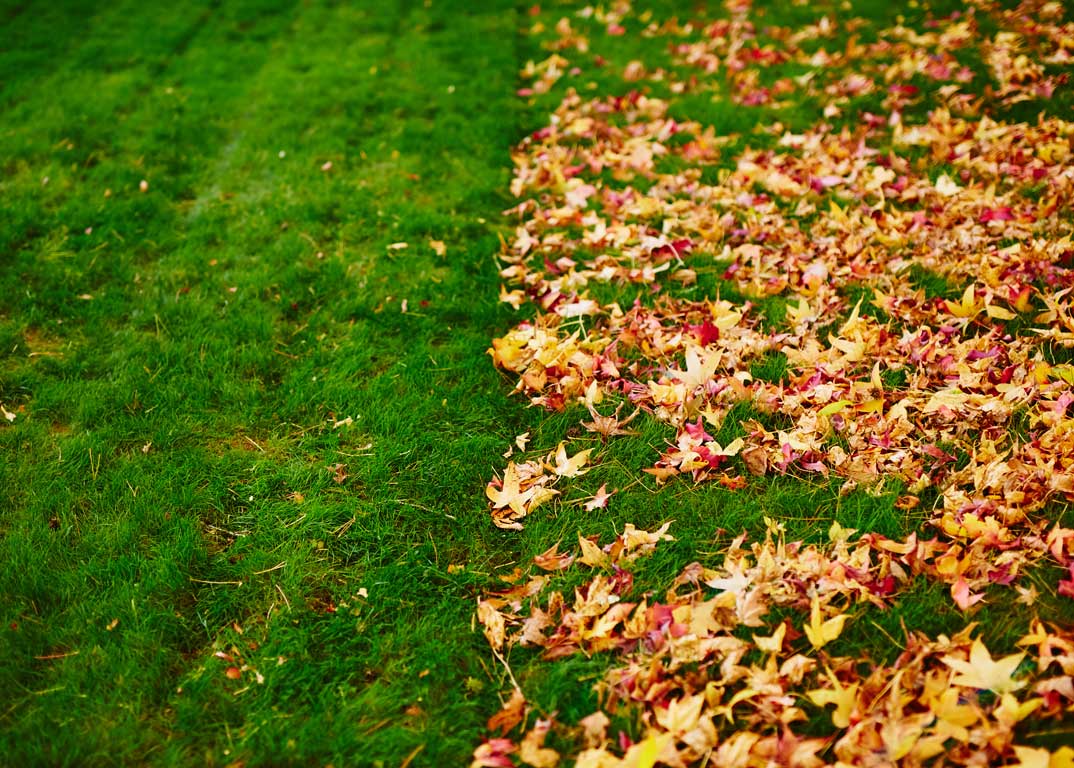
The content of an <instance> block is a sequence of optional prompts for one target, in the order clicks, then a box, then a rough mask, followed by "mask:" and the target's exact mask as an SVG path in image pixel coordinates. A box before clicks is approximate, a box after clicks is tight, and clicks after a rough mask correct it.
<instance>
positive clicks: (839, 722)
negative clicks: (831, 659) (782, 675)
mask: <svg viewBox="0 0 1074 768" xmlns="http://www.w3.org/2000/svg"><path fill="white" fill-rule="evenodd" d="M827 675H828V681H829V682H830V683H831V686H832V687H831V688H818V689H816V690H812V691H807V692H806V696H807V697H808V698H809V700H810V701H812V702H813V703H814V704H816V705H817V706H818V707H824V706H827V705H828V704H835V711H834V712H832V725H834V726H835V727H836V728H846V727H847V726H849V725H850V715H851V713H852V712H853V711H854V707H855V705H856V704H857V702H858V689H859V688H860V687H861V683H850V684H849V685H845V686H844V685H843V684H842V683H840V682H839V679H838V678H837V677H836V676H835V675H834V674H833V673H832V671H831V670H830V669H829V670H827Z"/></svg>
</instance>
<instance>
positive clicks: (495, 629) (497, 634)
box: [477, 600, 507, 651]
mask: <svg viewBox="0 0 1074 768" xmlns="http://www.w3.org/2000/svg"><path fill="white" fill-rule="evenodd" d="M477 620H478V621H480V622H481V626H482V631H483V632H484V634H485V639H486V640H488V641H489V645H491V646H492V648H493V650H497V651H498V650H500V649H501V648H503V644H504V641H505V640H506V639H507V622H506V620H505V619H504V616H503V614H502V613H500V612H499V611H498V610H497V609H496V606H495V605H493V604H492V602H491V601H489V600H481V601H479V602H478V604H477Z"/></svg>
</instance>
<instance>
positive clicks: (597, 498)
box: [582, 483, 615, 512]
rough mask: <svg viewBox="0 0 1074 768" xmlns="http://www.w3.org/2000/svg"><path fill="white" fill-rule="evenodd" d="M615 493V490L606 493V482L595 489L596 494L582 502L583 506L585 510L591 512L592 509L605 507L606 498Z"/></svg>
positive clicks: (606, 503)
mask: <svg viewBox="0 0 1074 768" xmlns="http://www.w3.org/2000/svg"><path fill="white" fill-rule="evenodd" d="M614 494H615V491H612V492H611V493H608V485H607V483H605V484H603V485H601V486H600V488H598V489H597V492H596V494H595V495H594V496H593V498H591V499H590V500H589V501H587V502H586V503H585V504H583V505H582V506H583V508H584V509H585V511H586V512H592V511H593V510H594V509H605V508H606V507H607V506H608V500H609V499H610V498H611V497H612V496H613V495H614Z"/></svg>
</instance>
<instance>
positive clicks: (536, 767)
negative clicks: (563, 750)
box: [518, 720, 559, 768]
mask: <svg viewBox="0 0 1074 768" xmlns="http://www.w3.org/2000/svg"><path fill="white" fill-rule="evenodd" d="M551 728H552V721H551V720H538V721H537V722H536V723H535V724H534V726H533V728H531V729H530V730H529V732H528V733H527V734H526V735H525V736H524V737H523V738H522V741H520V742H519V744H518V757H519V759H520V760H521V761H522V762H523V763H525V764H526V765H528V766H531V768H555V766H556V765H557V764H558V763H559V753H558V752H556V751H555V750H554V749H551V748H549V747H546V746H545V745H544V742H545V738H546V737H547V736H548V731H549V730H550V729H551Z"/></svg>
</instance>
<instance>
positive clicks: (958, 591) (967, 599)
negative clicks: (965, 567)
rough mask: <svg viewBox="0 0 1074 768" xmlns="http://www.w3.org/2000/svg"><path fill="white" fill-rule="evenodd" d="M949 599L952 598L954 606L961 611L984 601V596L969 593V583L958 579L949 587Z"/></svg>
mask: <svg viewBox="0 0 1074 768" xmlns="http://www.w3.org/2000/svg"><path fill="white" fill-rule="evenodd" d="M951 597H952V598H954V600H955V604H956V605H957V606H958V607H959V608H961V609H962V610H963V611H965V610H968V609H969V608H970V606H973V605H976V604H977V603H979V602H981V601H982V600H984V595H982V594H979V593H974V592H971V591H970V585H969V583H967V581H966V580H965V579H963V578H959V580H958V581H956V582H955V583H954V584H952V585H951Z"/></svg>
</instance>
